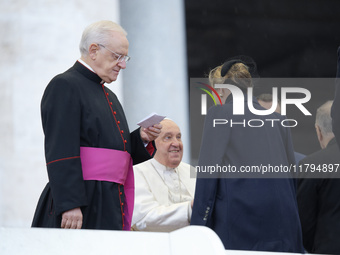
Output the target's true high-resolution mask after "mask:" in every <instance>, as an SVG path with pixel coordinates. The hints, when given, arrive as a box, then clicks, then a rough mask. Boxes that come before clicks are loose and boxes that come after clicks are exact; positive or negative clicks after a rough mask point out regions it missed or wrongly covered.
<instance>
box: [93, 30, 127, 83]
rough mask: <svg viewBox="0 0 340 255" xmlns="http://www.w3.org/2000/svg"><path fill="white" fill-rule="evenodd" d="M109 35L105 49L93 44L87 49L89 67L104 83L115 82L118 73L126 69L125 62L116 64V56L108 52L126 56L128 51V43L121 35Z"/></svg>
mask: <svg viewBox="0 0 340 255" xmlns="http://www.w3.org/2000/svg"><path fill="white" fill-rule="evenodd" d="M111 35H112V36H111V38H110V42H109V43H108V44H107V45H104V46H105V47H101V46H100V45H98V44H97V43H93V44H91V45H90V48H89V56H90V58H91V65H90V66H91V67H92V68H93V70H94V71H95V72H96V73H97V74H98V76H99V77H100V78H102V80H103V81H105V82H106V83H111V82H113V81H115V80H117V77H118V74H119V71H120V70H121V69H125V68H126V63H125V61H123V62H118V61H117V60H116V55H115V54H114V53H112V52H110V50H111V51H113V52H115V53H117V54H120V55H128V50H129V42H128V40H127V39H126V36H125V35H124V34H123V33H120V32H112V33H111ZM108 49H109V50H108Z"/></svg>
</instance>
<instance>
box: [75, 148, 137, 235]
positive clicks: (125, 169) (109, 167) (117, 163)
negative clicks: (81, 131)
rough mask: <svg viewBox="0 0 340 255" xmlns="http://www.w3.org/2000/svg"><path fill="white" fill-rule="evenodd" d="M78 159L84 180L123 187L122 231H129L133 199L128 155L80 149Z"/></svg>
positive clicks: (115, 151)
mask: <svg viewBox="0 0 340 255" xmlns="http://www.w3.org/2000/svg"><path fill="white" fill-rule="evenodd" d="M80 159H81V165H82V169H83V179H84V180H96V181H108V182H115V183H119V184H122V185H124V193H125V204H124V213H123V216H124V217H123V218H124V222H123V229H124V230H130V229H131V220H132V213H133V206H134V198H135V183H134V176H133V168H132V158H131V156H130V154H129V153H128V152H125V151H119V150H113V149H104V148H94V147H80Z"/></svg>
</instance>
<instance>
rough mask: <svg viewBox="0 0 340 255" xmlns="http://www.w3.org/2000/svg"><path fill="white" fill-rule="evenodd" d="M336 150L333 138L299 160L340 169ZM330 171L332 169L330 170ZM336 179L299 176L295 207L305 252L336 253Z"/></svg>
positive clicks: (339, 214)
mask: <svg viewBox="0 0 340 255" xmlns="http://www.w3.org/2000/svg"><path fill="white" fill-rule="evenodd" d="M339 163H340V151H339V148H338V146H337V144H336V141H335V139H333V140H331V141H330V142H329V143H328V145H327V147H326V148H325V149H323V150H320V151H317V152H315V153H313V154H311V155H309V156H307V157H306V158H304V159H303V160H302V161H300V166H301V167H302V168H301V169H302V172H305V169H306V167H307V166H310V165H313V167H317V166H321V165H323V164H327V165H330V164H331V165H332V167H335V168H336V167H337V168H338V169H337V171H338V172H340V169H339V168H340V167H339ZM333 172H334V170H333ZM339 194H340V179H339V178H323V179H316V178H313V179H312V178H309V179H305V178H301V179H299V182H298V206H299V213H300V219H301V225H302V233H303V244H304V246H305V248H306V250H307V251H308V252H311V253H319V254H340V242H339V238H340V199H339Z"/></svg>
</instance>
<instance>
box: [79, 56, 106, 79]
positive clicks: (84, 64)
mask: <svg viewBox="0 0 340 255" xmlns="http://www.w3.org/2000/svg"><path fill="white" fill-rule="evenodd" d="M78 62H79V63H80V64H82V65H83V66H85V67H86V68H87V69H89V70H90V71H92V72H94V73H96V72H95V71H94V70H93V69H92V67H91V66H89V65H88V64H86V63H85V61H84V60H82V59H81V58H80V59H78ZM103 83H104V81H103V80H102V81H101V82H100V84H103Z"/></svg>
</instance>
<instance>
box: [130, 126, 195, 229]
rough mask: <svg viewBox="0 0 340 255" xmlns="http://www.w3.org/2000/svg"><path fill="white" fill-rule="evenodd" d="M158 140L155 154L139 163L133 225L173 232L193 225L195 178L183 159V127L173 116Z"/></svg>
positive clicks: (136, 175)
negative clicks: (191, 223) (191, 175)
mask: <svg viewBox="0 0 340 255" xmlns="http://www.w3.org/2000/svg"><path fill="white" fill-rule="evenodd" d="M161 124H162V126H163V128H162V131H161V134H160V135H159V137H158V138H157V139H156V140H155V143H156V148H157V152H156V154H155V156H154V158H152V159H150V160H148V161H145V162H143V163H141V164H138V165H135V166H134V168H133V170H134V174H135V207H134V211H133V217H132V229H133V230H139V231H154V232H170V231H173V230H176V229H179V228H182V227H185V226H188V225H190V219H191V210H192V205H193V199H194V192H195V183H196V179H195V178H190V165H189V164H186V163H184V162H181V161H182V156H183V143H182V140H181V131H180V129H179V127H178V126H177V125H176V123H175V122H173V121H172V120H170V119H164V120H163V121H162V122H161Z"/></svg>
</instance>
